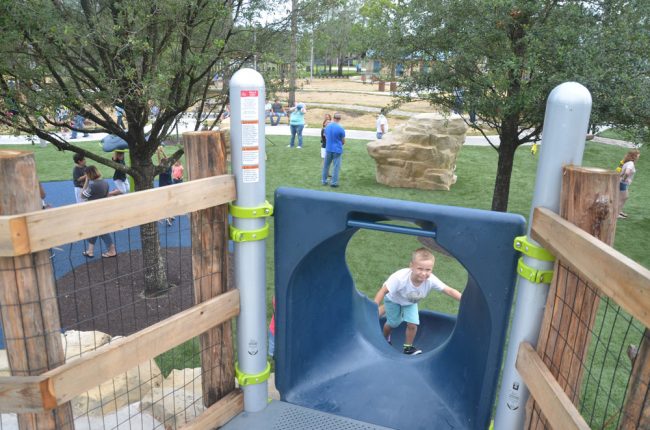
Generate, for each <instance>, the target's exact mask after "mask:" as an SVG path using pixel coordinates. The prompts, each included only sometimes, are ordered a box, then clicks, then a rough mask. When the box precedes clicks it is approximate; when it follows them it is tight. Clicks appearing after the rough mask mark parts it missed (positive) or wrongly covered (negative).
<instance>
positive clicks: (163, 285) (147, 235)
mask: <svg viewBox="0 0 650 430" xmlns="http://www.w3.org/2000/svg"><path fill="white" fill-rule="evenodd" d="M137 155H138V153H133V154H132V158H131V162H132V166H133V167H136V166H137V167H138V168H139V171H140V172H142V175H141V176H136V177H134V178H133V180H134V182H135V190H136V191H143V190H148V189H151V188H153V178H154V176H153V168H154V166H153V164H152V163H151V157H146V156H145V158H146V160H145V162H144V163H143V162H141V161H140V160H138V158H139V157H137ZM140 241H141V242H142V264H143V269H142V270H143V275H144V285H145V287H144V294H145V296H147V297H155V296H157V295H160V294H162V293H163V292H165V291H166V290H167V289H168V288H169V284H168V283H167V271H166V270H165V258H164V256H163V254H162V252H161V251H160V235H159V233H158V223H157V222H150V223H147V224H143V225H141V226H140Z"/></svg>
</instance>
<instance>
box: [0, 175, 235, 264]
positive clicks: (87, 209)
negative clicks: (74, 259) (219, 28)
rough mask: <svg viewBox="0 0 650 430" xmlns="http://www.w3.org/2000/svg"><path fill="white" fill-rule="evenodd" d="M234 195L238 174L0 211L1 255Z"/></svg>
mask: <svg viewBox="0 0 650 430" xmlns="http://www.w3.org/2000/svg"><path fill="white" fill-rule="evenodd" d="M235 198H236V191H235V179H234V177H233V176H232V175H221V176H213V177H210V178H204V179H197V180H194V181H187V182H183V183H180V184H175V185H173V186H167V187H160V188H154V189H151V190H145V191H139V192H137V193H129V194H124V195H120V196H117V197H111V198H105V199H101V200H94V201H91V202H86V203H82V204H75V205H68V206H62V207H58V208H52V209H48V210H45V211H43V210H41V211H36V212H29V213H26V214H20V215H12V216H2V217H0V257H12V256H16V255H23V254H28V253H30V252H36V251H42V250H44V249H49V248H52V247H56V246H61V245H64V244H67V243H70V242H75V241H78V240H81V239H86V238H89V237H94V236H99V235H101V234H104V233H110V232H113V231H118V230H123V229H126V228H129V227H135V226H138V225H141V224H145V223H148V222H152V221H157V220H160V219H164V218H167V217H171V216H176V215H180V214H184V213H189V212H195V211H198V210H201V209H206V208H210V207H214V206H218V205H221V204H224V203H229V202H231V201H233V200H235ZM21 226H23V227H22V229H20V227H21Z"/></svg>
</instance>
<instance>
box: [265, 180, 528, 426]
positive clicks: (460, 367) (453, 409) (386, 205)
mask: <svg viewBox="0 0 650 430" xmlns="http://www.w3.org/2000/svg"><path fill="white" fill-rule="evenodd" d="M390 220H400V221H410V222H413V223H414V224H415V225H417V226H419V227H414V228H408V227H397V226H394V225H389V224H385V222H386V221H390ZM524 224H525V220H524V218H523V217H521V216H519V215H514V214H507V213H498V212H490V211H482V210H476V209H466V208H458V207H446V206H437V205H430V204H423V203H415V202H407V201H398V200H389V199H382V198H373V197H362V196H353V195H346V194H339V193H332V192H318V191H309V190H299V189H289V188H280V189H278V190H277V191H276V195H275V265H276V267H275V287H276V300H277V309H276V318H277V324H276V355H275V358H276V386H277V388H278V389H279V391H280V394H281V397H282V400H283V401H286V402H289V403H293V404H296V405H300V406H305V407H309V408H313V409H317V410H320V411H323V412H329V413H333V414H337V415H341V416H345V417H349V418H353V419H357V420H360V421H364V422H368V423H373V424H376V425H382V426H386V427H390V428H395V429H404V430H414V429H431V428H436V429H480V428H487V427H488V425H489V421H490V417H491V412H492V405H493V402H494V396H495V392H496V388H497V378H498V375H499V369H500V366H501V360H502V354H503V347H504V341H505V337H506V331H507V325H508V319H509V313H510V307H511V303H512V297H513V291H514V284H515V276H516V275H515V269H516V260H517V253H516V251H515V250H514V249H513V246H512V244H513V239H514V238H515V237H516V236H518V235H521V234H523V232H524ZM360 228H370V229H375V230H383V231H390V232H393V233H396V234H415V235H419V236H428V237H434V238H435V240H436V242H437V244H438V245H439V246H441V247H442V248H444V249H445V250H446V251H448V252H449V253H450V254H451V255H452V256H453V257H455V258H456V259H457V260H458V261H459V262H460V263H461V264H462V265H463V266H464V267H465V269H466V270H467V272H468V283H467V286H466V289H465V292H464V294H463V299H462V301H461V304H460V308H459V313H458V315H457V317H454V316H449V315H441V314H436V313H432V312H421V314H420V318H421V324H420V328H419V330H418V338H416V343H417V345H418V347H420V348H421V349H422V350H423V351H424V352H423V354H421V355H418V356H405V355H403V354H401V353H399V352H398V351H395V350H393V349H392V348H391V347H390V345H388V344H387V343H386V341H385V340H384V338H383V336H382V334H381V330H380V325H379V321H378V319H377V307H376V305H375V304H374V303H373V302H372V301H370V300H369V299H368V298H367V297H365V296H364V295H362V294H360V293H359V292H358V291H357V290H356V288H355V286H354V282H353V279H352V276H351V274H350V272H349V270H348V267H347V265H346V261H345V250H346V247H347V244H348V242H349V241H350V239H351V237H352V236H353V235H354V233H355V232H356V231H358V230H359V229H360ZM369 252H371V250H369ZM387 274H388V273H387Z"/></svg>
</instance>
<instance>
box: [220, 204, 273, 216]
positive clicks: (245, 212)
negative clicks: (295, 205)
mask: <svg viewBox="0 0 650 430" xmlns="http://www.w3.org/2000/svg"><path fill="white" fill-rule="evenodd" d="M228 210H229V212H230V215H232V216H233V217H235V218H264V217H267V216H271V215H273V205H271V203H269V202H268V200H265V201H264V204H263V205H261V206H257V207H251V208H248V207H247V208H245V207H243V206H235V205H233V204H232V203H228Z"/></svg>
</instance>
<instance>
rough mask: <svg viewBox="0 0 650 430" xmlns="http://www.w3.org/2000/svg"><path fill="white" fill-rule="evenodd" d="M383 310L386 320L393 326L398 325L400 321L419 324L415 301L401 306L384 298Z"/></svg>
mask: <svg viewBox="0 0 650 430" xmlns="http://www.w3.org/2000/svg"><path fill="white" fill-rule="evenodd" d="M384 310H385V311H386V322H387V323H388V325H389V326H391V327H393V328H395V327H397V326H399V325H400V324H401V323H402V321H406V322H407V323H412V324H415V325H420V315H419V314H418V305H417V303H413V304H412V305H406V306H403V305H398V304H397V303H393V302H391V301H390V300H388V299H387V298H384Z"/></svg>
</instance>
